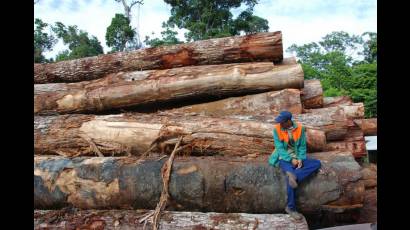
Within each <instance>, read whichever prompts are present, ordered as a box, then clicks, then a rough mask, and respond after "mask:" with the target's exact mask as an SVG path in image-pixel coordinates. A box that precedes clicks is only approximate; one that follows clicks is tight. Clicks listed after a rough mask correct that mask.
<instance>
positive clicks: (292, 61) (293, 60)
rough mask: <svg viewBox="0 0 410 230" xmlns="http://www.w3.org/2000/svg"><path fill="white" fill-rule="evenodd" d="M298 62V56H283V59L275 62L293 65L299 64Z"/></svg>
mask: <svg viewBox="0 0 410 230" xmlns="http://www.w3.org/2000/svg"><path fill="white" fill-rule="evenodd" d="M297 63H298V62H297V61H296V57H293V56H292V57H287V58H283V59H282V61H280V62H278V63H275V64H276V65H293V64H297Z"/></svg>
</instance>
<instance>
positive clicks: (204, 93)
mask: <svg viewBox="0 0 410 230" xmlns="http://www.w3.org/2000/svg"><path fill="white" fill-rule="evenodd" d="M302 87H303V70H302V68H301V66H300V65H299V64H296V65H281V66H274V65H273V64H272V63H268V62H262V63H244V64H226V65H206V66H193V67H183V68H175V69H168V70H148V71H136V72H127V73H117V74H112V75H109V76H107V77H105V78H102V79H98V80H94V81H88V82H79V83H69V84H66V83H59V84H37V85H35V87H34V91H35V92H34V94H35V95H34V113H60V114H64V113H78V112H96V111H104V110H109V109H119V108H127V107H130V106H136V105H144V104H147V103H157V102H168V101H182V100H183V99H187V98H200V97H205V98H206V97H209V96H225V97H227V96H230V95H233V94H242V95H244V94H249V93H258V92H259V93H260V92H267V91H272V90H281V89H285V88H295V89H298V88H302Z"/></svg>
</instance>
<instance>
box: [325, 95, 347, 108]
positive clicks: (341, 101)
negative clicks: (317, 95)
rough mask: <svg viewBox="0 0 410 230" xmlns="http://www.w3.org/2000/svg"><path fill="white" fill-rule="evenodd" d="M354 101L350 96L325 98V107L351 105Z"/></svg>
mask: <svg viewBox="0 0 410 230" xmlns="http://www.w3.org/2000/svg"><path fill="white" fill-rule="evenodd" d="M352 103H353V101H352V99H351V98H350V97H349V96H338V97H324V98H323V107H325V108H326V107H333V106H337V105H350V104H352Z"/></svg>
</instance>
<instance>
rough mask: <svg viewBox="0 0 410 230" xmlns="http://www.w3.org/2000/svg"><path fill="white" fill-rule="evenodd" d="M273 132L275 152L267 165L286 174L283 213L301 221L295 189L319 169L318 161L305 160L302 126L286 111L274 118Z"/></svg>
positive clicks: (304, 140) (304, 138)
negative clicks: (276, 167)
mask: <svg viewBox="0 0 410 230" xmlns="http://www.w3.org/2000/svg"><path fill="white" fill-rule="evenodd" d="M275 122H276V123H278V124H277V125H275V129H274V130H273V140H274V145H275V150H274V151H273V153H272V155H271V156H270V157H269V164H270V165H272V166H277V165H279V167H280V168H281V169H282V171H283V172H284V173H286V184H287V196H288V197H287V199H288V200H287V206H286V208H285V212H287V213H288V214H290V215H291V216H292V217H293V218H295V219H297V220H299V219H302V215H301V214H299V213H298V212H297V211H296V204H295V189H296V188H297V186H298V183H300V182H301V181H302V180H304V179H305V178H306V177H308V176H309V175H310V174H312V173H313V172H315V171H316V170H318V169H319V168H320V167H321V164H320V161H319V160H316V159H307V158H306V134H305V127H304V126H302V124H300V123H297V122H293V121H292V114H291V113H290V112H288V111H282V112H280V114H279V116H278V117H276V119H275Z"/></svg>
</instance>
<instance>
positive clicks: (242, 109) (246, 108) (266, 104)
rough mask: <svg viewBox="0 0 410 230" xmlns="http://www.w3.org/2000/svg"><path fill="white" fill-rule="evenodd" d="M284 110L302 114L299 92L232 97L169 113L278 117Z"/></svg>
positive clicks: (295, 90)
mask: <svg viewBox="0 0 410 230" xmlns="http://www.w3.org/2000/svg"><path fill="white" fill-rule="evenodd" d="M282 110H288V111H289V112H291V113H292V114H300V113H302V104H301V102H300V91H299V90H297V89H284V90H280V91H272V92H267V93H260V94H253V95H247V96H242V97H230V98H226V99H223V100H219V101H212V102H207V103H202V104H195V105H189V106H184V107H180V108H176V109H173V110H169V111H167V112H171V113H173V112H178V113H187V114H188V113H195V114H201V115H205V116H230V115H245V116H246V115H270V116H276V115H278V114H279V112H280V111H282Z"/></svg>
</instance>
